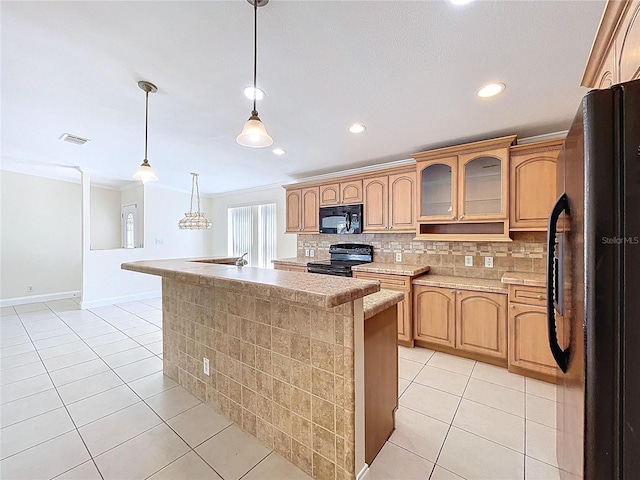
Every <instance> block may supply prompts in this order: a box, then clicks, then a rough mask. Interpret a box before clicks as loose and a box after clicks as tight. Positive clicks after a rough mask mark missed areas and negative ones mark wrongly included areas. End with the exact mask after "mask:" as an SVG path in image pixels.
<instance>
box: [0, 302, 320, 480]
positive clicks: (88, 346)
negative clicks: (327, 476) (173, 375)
mask: <svg viewBox="0 0 640 480" xmlns="http://www.w3.org/2000/svg"><path fill="white" fill-rule="evenodd" d="M0 314H1V315H2V318H1V321H0V427H1V429H0V478H2V479H7V480H9V479H11V480H13V479H16V480H17V479H37V480H41V479H50V478H56V479H69V480H71V479H76V480H92V479H107V480H108V479H114V480H116V479H117V480H134V479H135V480H137V479H147V478H148V479H153V480H160V479H169V480H179V479H185V480H220V479H224V480H238V479H240V478H242V479H246V480H258V479H260V480H270V479H288V480H297V479H300V480H302V479H309V477H308V476H307V475H305V474H304V473H303V472H302V471H301V470H299V469H298V468H296V467H295V466H294V465H292V464H291V463H289V462H287V461H286V460H285V459H284V458H282V457H281V456H279V455H278V454H277V453H275V452H273V451H271V450H270V449H268V448H265V447H264V446H263V445H262V444H261V443H260V442H259V441H258V440H257V439H255V438H254V437H252V436H250V435H248V434H247V433H245V432H243V431H242V430H241V429H240V428H238V427H236V426H235V425H232V424H231V422H229V421H228V420H227V419H226V418H225V417H223V416H222V415H220V414H219V413H217V412H216V411H215V410H214V409H213V408H211V407H210V406H209V405H206V404H203V403H202V402H200V401H199V400H198V399H197V398H195V397H193V396H192V395H190V394H189V393H188V392H187V391H186V390H184V389H183V388H182V387H181V386H179V385H177V384H176V383H175V382H174V381H172V380H171V379H169V378H167V377H165V376H164V375H163V374H162V330H161V329H162V310H161V300H160V299H159V298H158V299H152V300H145V301H142V302H131V303H127V304H122V305H110V306H107V307H101V308H95V309H91V310H80V309H79V306H78V304H77V303H76V302H75V301H73V300H58V301H52V302H46V303H37V304H28V305H18V306H15V307H2V309H1V312H0Z"/></svg>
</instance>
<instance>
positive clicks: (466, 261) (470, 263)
mask: <svg viewBox="0 0 640 480" xmlns="http://www.w3.org/2000/svg"><path fill="white" fill-rule="evenodd" d="M464 266H465V267H473V257H472V256H471V255H465V256H464Z"/></svg>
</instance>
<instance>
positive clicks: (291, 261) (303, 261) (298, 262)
mask: <svg viewBox="0 0 640 480" xmlns="http://www.w3.org/2000/svg"><path fill="white" fill-rule="evenodd" d="M313 260H314V259H313V258H310V257H289V258H279V259H277V260H271V263H273V264H274V265H293V266H300V267H306V266H307V263H309V262H311V261H313Z"/></svg>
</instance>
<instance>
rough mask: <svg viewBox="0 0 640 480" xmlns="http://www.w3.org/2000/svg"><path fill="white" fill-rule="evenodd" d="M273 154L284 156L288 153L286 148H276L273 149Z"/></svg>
mask: <svg viewBox="0 0 640 480" xmlns="http://www.w3.org/2000/svg"><path fill="white" fill-rule="evenodd" d="M273 153H275V154H276V155H284V154H285V153H287V151H286V150H285V149H284V148H280V147H278V148H274V149H273Z"/></svg>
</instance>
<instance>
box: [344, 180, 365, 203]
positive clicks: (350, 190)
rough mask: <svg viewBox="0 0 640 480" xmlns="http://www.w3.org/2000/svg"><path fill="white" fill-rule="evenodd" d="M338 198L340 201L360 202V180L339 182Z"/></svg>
mask: <svg viewBox="0 0 640 480" xmlns="http://www.w3.org/2000/svg"><path fill="white" fill-rule="evenodd" d="M340 198H341V202H342V203H346V204H349V203H362V180H354V181H352V182H342V183H340Z"/></svg>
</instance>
